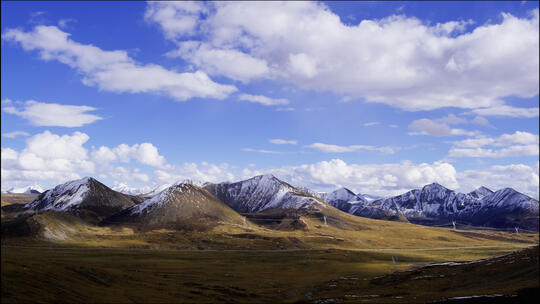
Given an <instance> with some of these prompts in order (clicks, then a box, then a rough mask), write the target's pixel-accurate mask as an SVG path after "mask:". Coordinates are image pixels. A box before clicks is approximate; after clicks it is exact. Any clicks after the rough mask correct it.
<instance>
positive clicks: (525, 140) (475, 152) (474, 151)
mask: <svg viewBox="0 0 540 304" xmlns="http://www.w3.org/2000/svg"><path fill="white" fill-rule="evenodd" d="M538 144H539V140H538V134H532V133H529V132H522V131H516V132H515V133H513V134H503V135H501V136H499V137H497V138H492V137H478V138H469V139H465V140H461V141H456V142H454V146H453V147H452V148H451V149H450V151H449V152H448V154H449V156H453V157H516V156H531V155H538V150H539V148H538ZM485 146H492V148H486V147H485Z"/></svg>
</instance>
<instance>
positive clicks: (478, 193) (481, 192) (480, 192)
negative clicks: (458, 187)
mask: <svg viewBox="0 0 540 304" xmlns="http://www.w3.org/2000/svg"><path fill="white" fill-rule="evenodd" d="M492 193H493V191H491V190H490V189H488V188H486V187H484V186H482V187H480V188H478V189H476V190H474V191H471V192H469V193H468V194H469V195H470V196H472V197H474V198H476V199H480V198H483V197H484V196H488V195H490V194H492Z"/></svg>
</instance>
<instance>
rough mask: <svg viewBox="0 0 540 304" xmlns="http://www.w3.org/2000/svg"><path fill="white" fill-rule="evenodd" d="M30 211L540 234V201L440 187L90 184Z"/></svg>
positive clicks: (112, 220)
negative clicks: (301, 217) (123, 189)
mask: <svg viewBox="0 0 540 304" xmlns="http://www.w3.org/2000/svg"><path fill="white" fill-rule="evenodd" d="M156 192H157V193H156ZM334 207H335V208H334ZM25 208H26V209H28V210H33V211H34V212H38V213H39V212H43V211H48V210H52V211H56V212H69V213H71V214H76V215H77V216H79V217H82V218H89V219H91V220H92V221H99V222H100V223H101V224H102V225H117V224H122V225H129V226H135V227H138V228H140V229H144V230H147V229H158V228H171V229H210V228H211V227H212V226H213V225H215V224H216V223H219V222H222V223H223V222H226V223H229V224H235V225H238V224H241V223H242V222H243V220H244V219H243V218H242V217H243V216H246V215H251V216H253V217H255V218H257V217H258V218H261V216H264V215H272V216H270V217H272V218H275V217H293V218H294V217H296V219H297V215H294V214H299V213H301V214H311V215H313V216H317V217H320V218H323V217H324V218H325V219H326V217H328V218H332V219H333V221H334V223H336V222H339V221H346V220H345V219H344V218H345V215H344V214H343V213H342V212H341V211H343V212H346V213H349V214H352V215H356V216H361V217H367V218H373V219H383V220H400V221H409V222H411V223H415V224H423V225H441V224H447V223H448V222H450V221H457V222H459V223H460V224H462V223H463V224H469V225H476V226H486V227H496V228H514V227H519V228H521V229H529V230H535V231H537V230H538V200H536V199H533V198H531V197H528V196H526V195H524V194H521V193H519V192H517V191H515V190H513V189H511V188H505V189H501V190H499V191H496V192H493V191H491V190H489V189H487V188H485V187H480V188H478V189H476V190H475V191H472V192H470V193H467V194H463V193H458V192H455V191H453V190H450V189H447V188H445V187H443V186H441V185H439V184H436V183H433V184H429V185H426V186H424V187H423V188H421V189H413V190H411V191H409V192H406V193H404V194H402V195H398V196H394V197H388V198H375V197H370V196H367V195H363V194H355V193H353V192H352V191H350V190H349V189H346V188H340V189H337V190H335V191H333V192H330V193H318V194H315V192H312V191H309V190H306V189H301V188H297V187H294V186H292V185H290V184H288V183H286V182H284V181H281V180H279V179H278V178H276V177H274V176H272V175H260V176H255V177H253V178H250V179H247V180H244V181H239V182H233V183H229V182H226V183H216V184H214V183H206V184H203V185H202V186H197V185H194V184H191V183H189V182H183V183H176V184H173V185H171V186H169V187H167V188H165V189H161V188H159V189H155V190H154V191H152V192H151V193H148V194H144V195H128V194H123V193H120V192H117V191H114V190H112V189H110V188H109V187H107V186H105V185H104V184H102V183H100V182H98V181H97V180H95V179H93V178H91V177H86V178H83V179H80V180H76V181H71V182H67V183H64V184H61V185H58V186H56V187H54V188H53V189H50V190H47V191H45V192H44V193H42V194H41V195H39V196H38V197H37V198H36V199H35V200H33V201H32V202H30V203H28V204H26V205H25ZM339 210H341V211H339ZM340 214H343V215H340ZM296 224H298V223H296ZM301 226H302V225H295V226H294V227H301ZM338 226H339V225H338Z"/></svg>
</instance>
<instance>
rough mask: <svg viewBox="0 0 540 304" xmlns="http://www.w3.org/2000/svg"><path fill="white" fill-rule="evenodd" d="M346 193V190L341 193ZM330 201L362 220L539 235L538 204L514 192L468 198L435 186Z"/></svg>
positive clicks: (483, 191)
mask: <svg viewBox="0 0 540 304" xmlns="http://www.w3.org/2000/svg"><path fill="white" fill-rule="evenodd" d="M337 191H342V190H337ZM349 197H350V199H351V200H350V201H346V200H343V199H341V200H340V199H338V198H336V197H335V196H334V197H329V203H330V204H332V205H335V206H336V207H338V208H339V209H340V210H342V211H345V212H348V213H351V214H354V215H357V216H362V217H368V218H374V219H387V220H402V221H403V220H407V221H410V222H412V223H418V224H425V225H438V224H448V223H450V222H451V221H458V222H461V223H464V224H469V225H475V226H487V227H495V228H514V227H518V228H521V229H529V230H535V231H538V200H535V199H533V198H531V197H528V196H526V195H524V194H522V193H519V192H517V191H515V190H513V189H511V188H505V189H502V190H499V191H496V192H493V191H491V190H489V189H487V188H485V187H480V188H478V189H476V190H475V191H472V192H470V193H468V194H463V193H458V192H455V191H453V190H450V189H447V188H445V187H443V186H441V185H439V184H436V183H433V184H429V185H426V186H424V187H423V188H422V189H414V190H411V191H409V192H406V193H404V194H402V195H398V196H394V197H389V198H385V199H377V200H372V201H367V200H364V199H358V198H357V196H354V197H353V196H350V195H349Z"/></svg>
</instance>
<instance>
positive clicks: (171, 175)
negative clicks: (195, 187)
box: [154, 162, 235, 184]
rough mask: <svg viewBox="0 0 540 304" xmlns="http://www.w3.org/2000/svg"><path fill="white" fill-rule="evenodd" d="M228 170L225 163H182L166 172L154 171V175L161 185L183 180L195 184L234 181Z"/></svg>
mask: <svg viewBox="0 0 540 304" xmlns="http://www.w3.org/2000/svg"><path fill="white" fill-rule="evenodd" d="M230 170H231V167H230V166H229V165H228V164H226V163H223V164H219V165H215V164H210V163H207V162H201V163H200V164H197V163H184V164H181V165H175V166H172V167H171V168H168V169H167V170H156V171H155V172H154V174H155V176H156V180H157V181H158V182H160V183H162V184H163V183H172V182H175V181H178V180H185V179H190V180H192V181H195V182H212V183H220V182H224V181H233V180H234V177H235V176H234V174H232V173H231V172H230Z"/></svg>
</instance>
